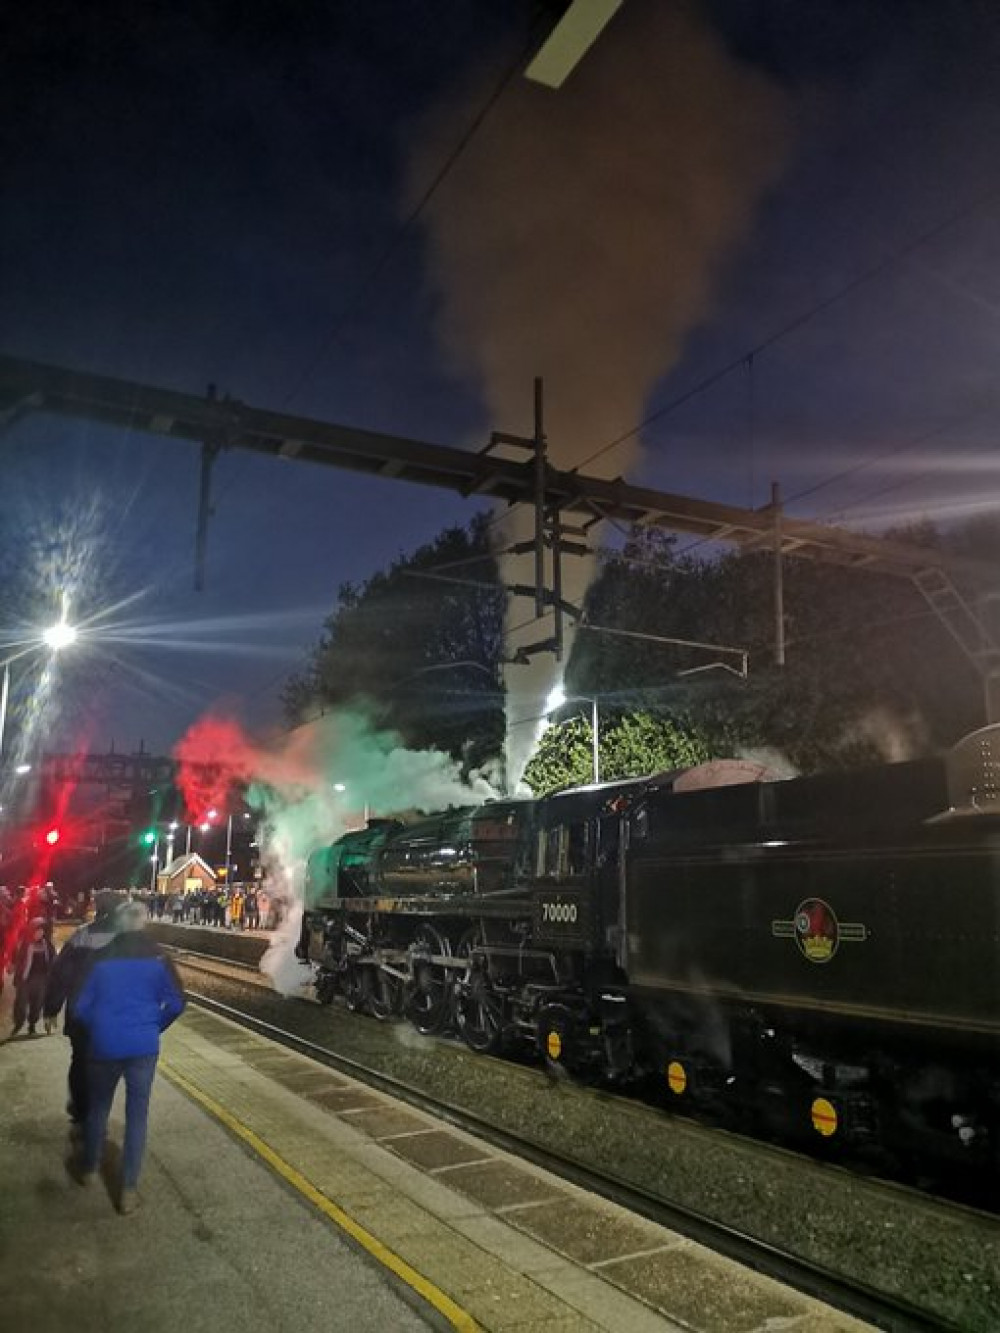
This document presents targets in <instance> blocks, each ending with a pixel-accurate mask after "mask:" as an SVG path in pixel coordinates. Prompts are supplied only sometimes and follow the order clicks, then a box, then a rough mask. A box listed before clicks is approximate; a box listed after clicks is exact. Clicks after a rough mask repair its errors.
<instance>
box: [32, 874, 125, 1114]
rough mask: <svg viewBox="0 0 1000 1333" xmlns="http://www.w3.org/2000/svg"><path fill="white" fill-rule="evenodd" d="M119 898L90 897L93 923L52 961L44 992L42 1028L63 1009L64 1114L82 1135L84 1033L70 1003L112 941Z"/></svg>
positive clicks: (104, 892)
mask: <svg viewBox="0 0 1000 1333" xmlns="http://www.w3.org/2000/svg"><path fill="white" fill-rule="evenodd" d="M121 901H122V900H121V895H120V894H117V893H115V892H114V891H113V890H112V889H101V890H100V892H98V893H97V894H95V895H94V919H93V921H91V922H90V923H89V925H85V926H81V927H80V928H79V930H76V931H74V932H73V934H72V935H71V936H70V937H69V939H68V940H67V941H66V943H65V944H64V945H63V947H62V949H61V950H60V951H59V957H58V958H57V959H56V961H55V965H54V967H53V968H52V972H51V974H50V976H49V980H48V985H47V986H46V988H45V1004H44V1010H43V1012H44V1014H45V1024H46V1027H48V1026H49V1024H50V1023H54V1022H55V1019H56V1017H57V1016H58V1014H59V1011H60V1009H62V1007H63V1006H64V1005H65V1006H66V1017H65V1020H64V1024H63V1030H64V1031H65V1033H66V1036H67V1037H68V1038H69V1044H70V1057H69V1101H68V1103H67V1106H66V1110H67V1111H68V1112H69V1118H70V1120H71V1121H72V1123H73V1125H74V1126H76V1127H77V1129H78V1130H79V1131H80V1132H81V1133H82V1131H83V1125H84V1121H85V1120H86V1118H87V1029H86V1028H85V1027H84V1026H83V1025H82V1024H81V1023H79V1022H77V1020H76V1019H75V1018H74V1016H73V1002H74V1000H75V999H76V997H77V995H78V994H79V992H80V988H81V987H82V985H83V982H84V979H85V977H86V974H87V971H88V969H89V968H90V964H91V963H92V962H93V960H94V957H95V955H96V951H97V950H98V949H103V948H104V947H105V945H108V944H110V943H111V941H112V940H113V939H114V937H115V928H114V916H115V911H116V909H117V908H118V906H119V904H120V903H121Z"/></svg>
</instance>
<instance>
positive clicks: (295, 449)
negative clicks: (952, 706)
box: [0, 356, 1000, 589]
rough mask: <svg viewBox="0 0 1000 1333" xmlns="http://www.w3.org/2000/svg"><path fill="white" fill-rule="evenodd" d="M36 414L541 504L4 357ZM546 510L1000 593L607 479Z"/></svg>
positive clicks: (393, 443)
mask: <svg viewBox="0 0 1000 1333" xmlns="http://www.w3.org/2000/svg"><path fill="white" fill-rule="evenodd" d="M30 411H40V412H55V413H60V414H63V415H69V416H76V417H82V418H86V419H89V420H92V421H105V422H108V423H110V424H112V425H116V426H122V427H125V428H127V429H128V430H131V431H140V432H145V433H148V434H152V435H161V436H166V437H168V438H170V439H176V440H184V441H190V442H195V443H198V444H202V445H208V446H209V447H210V448H214V449H249V450H252V451H254V452H256V453H260V454H269V455H272V456H273V457H275V458H290V459H297V460H300V461H302V462H310V463H320V464H325V465H327V466H329V467H337V468H345V469H347V470H349V471H353V472H361V473H365V474H367V475H369V476H375V477H386V478H395V479H397V480H400V481H409V482H415V483H418V484H420V485H425V486H436V487H443V488H445V489H447V490H451V491H456V492H458V493H459V494H461V495H467V496H471V495H482V496H485V497H488V498H490V499H495V500H502V501H505V502H506V503H508V504H520V503H524V504H534V503H535V501H536V468H535V462H534V461H533V460H531V459H528V460H526V461H521V460H520V459H509V458H502V457H498V456H496V454H495V453H486V452H484V453H472V452H471V451H468V450H465V449H455V448H451V447H448V446H445V445H439V444H429V443H427V442H425V441H422V440H412V439H407V438H406V437H404V436H398V435H384V434H380V433H377V432H374V431H366V430H359V429H356V428H354V427H349V426H339V425H332V424H330V423H328V422H323V421H314V420H311V419H309V418H306V417H297V416H291V415H289V414H286V413H281V412H271V411H267V410H266V409H264V408H258V407H250V406H248V405H247V404H245V403H242V402H239V401H236V400H234V399H229V398H216V397H211V396H210V397H207V398H200V397H197V396H195V395H192V394H184V393H177V392H175V391H173V390H171V389H161V388H156V387H154V386H152V385H148V384H138V383H134V382H132V381H129V380H122V379H116V378H112V377H110V376H107V375H93V374H87V373H82V372H77V371H73V370H67V369H64V368H62V367H59V366H50V365H45V364H43V363H41V362H37V361H26V360H22V359H20V358H17V357H11V356H0V423H2V422H3V421H4V420H7V421H10V420H13V419H15V418H16V417H17V416H19V415H21V414H23V413H25V412H30ZM545 501H546V504H547V505H548V506H550V507H551V508H552V509H554V510H558V511H559V512H561V513H564V514H570V515H577V516H581V515H582V516H584V518H585V520H593V519H613V520H615V521H616V522H618V523H623V524H631V523H639V524H645V525H649V526H651V527H657V528H664V529H667V530H669V531H672V532H683V533H689V534H692V535H695V536H699V537H704V538H706V539H707V540H709V541H716V542H726V543H729V544H733V545H736V546H739V547H741V548H743V549H750V550H752V549H754V548H758V547H759V548H761V549H764V550H774V549H775V544H776V540H778V541H780V549H781V552H782V554H784V555H787V556H793V557H798V558H803V559H810V560H822V561H826V562H829V563H833V564H838V565H845V566H849V567H856V568H863V569H866V570H873V571H880V572H884V573H890V574H895V575H899V576H902V577H909V578H912V577H914V576H915V575H918V574H920V573H922V572H924V571H927V570H945V571H947V572H948V573H949V574H950V575H951V576H953V577H955V578H958V579H960V580H962V581H963V582H972V583H973V584H975V585H976V586H977V587H985V588H988V589H992V588H994V587H997V586H1000V570H998V569H997V568H996V567H994V566H993V565H990V564H986V563H985V562H978V561H974V560H963V559H959V558H956V557H953V556H949V555H947V554H946V553H944V552H939V551H933V550H928V549H924V548H921V547H916V546H908V545H905V544H903V543H899V542H890V541H884V540H882V539H880V538H876V537H866V536H863V535H859V534H856V533H853V532H848V531H846V530H845V529H842V528H835V527H828V526H826V525H824V524H821V523H810V522H806V521H803V520H801V519H792V518H788V517H786V516H781V518H780V531H779V530H778V529H777V528H776V521H775V514H774V511H773V510H772V509H771V508H770V507H768V508H765V509H760V510H755V509H741V508H738V507H736V506H733V505H724V504H717V503H714V502H713V501H710V500H696V499H692V498H690V497H688V496H682V495H672V494H670V493H669V492H666V491H657V490H652V489H648V488H645V487H642V486H633V485H631V484H629V483H628V482H625V481H623V480H621V479H615V480H605V479H603V478H600V477H593V476H586V475H583V474H580V473H577V472H565V471H560V470H558V469H556V468H553V467H551V466H548V467H547V468H546V480H545Z"/></svg>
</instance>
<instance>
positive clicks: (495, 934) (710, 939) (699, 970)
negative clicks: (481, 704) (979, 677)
mask: <svg viewBox="0 0 1000 1333" xmlns="http://www.w3.org/2000/svg"><path fill="white" fill-rule="evenodd" d="M307 903H308V907H307V911H306V913H305V916H304V924H303V943H302V946H301V947H302V950H303V952H308V955H309V957H310V958H311V959H312V960H313V961H314V962H315V963H316V964H318V968H317V982H316V984H317V994H318V995H319V997H320V998H321V999H326V1000H329V999H331V998H332V997H333V995H334V994H336V993H337V992H338V991H339V992H342V993H343V994H344V995H345V996H346V997H347V999H348V1002H349V1003H350V1004H351V1005H352V1006H354V1007H357V1008H361V1009H366V1010H368V1011H369V1012H371V1013H373V1014H375V1015H376V1016H378V1017H387V1016H389V1015H390V1014H393V1013H401V1014H405V1015H406V1016H407V1017H408V1018H409V1019H410V1021H411V1022H413V1023H414V1024H415V1025H416V1026H417V1027H418V1028H419V1030H420V1031H422V1032H425V1033H430V1032H435V1031H441V1030H443V1029H446V1028H453V1029H456V1030H457V1031H458V1032H459V1033H460V1035H461V1036H462V1037H463V1039H464V1040H465V1041H466V1042H467V1043H468V1044H469V1046H470V1047H472V1048H473V1049H474V1050H477V1051H496V1050H500V1049H501V1048H502V1047H504V1046H509V1045H514V1044H520V1045H522V1046H524V1045H527V1046H529V1047H533V1048H534V1049H535V1050H536V1051H537V1052H538V1053H539V1055H540V1056H542V1057H544V1058H545V1059H546V1060H548V1061H550V1062H552V1063H553V1064H556V1065H563V1066H565V1067H567V1068H568V1069H569V1070H571V1071H574V1072H577V1073H581V1074H584V1075H587V1076H591V1077H603V1078H609V1079H616V1080H624V1079H633V1078H644V1079H652V1080H654V1081H656V1083H658V1084H659V1086H660V1087H661V1088H662V1095H663V1096H664V1098H666V1099H667V1100H668V1101H672V1102H676V1103H677V1105H678V1106H679V1107H684V1106H698V1105H701V1106H707V1107H711V1108H713V1109H715V1110H718V1111H721V1112H725V1113H727V1114H728V1115H729V1116H730V1118H731V1119H732V1121H733V1122H734V1123H736V1124H737V1125H744V1126H745V1127H747V1128H752V1127H754V1126H759V1125H760V1124H764V1125H765V1126H775V1125H777V1126H779V1127H780V1128H781V1129H782V1130H783V1131H787V1132H789V1133H791V1134H792V1135H793V1136H794V1135H795V1134H797V1133H798V1134H801V1135H805V1136H809V1137H812V1138H814V1139H815V1140H816V1141H817V1142H818V1143H823V1144H840V1143H844V1142H846V1143H851V1144H869V1143H870V1144H878V1145H886V1146H890V1147H891V1148H893V1149H894V1150H895V1151H897V1152H900V1153H903V1154H913V1155H914V1156H916V1157H922V1156H924V1155H931V1154H932V1155H934V1156H936V1157H940V1156H941V1155H956V1156H958V1157H960V1158H961V1159H962V1160H963V1161H968V1162H975V1163H976V1164H980V1163H982V1164H988V1165H989V1166H990V1167H991V1168H994V1169H995V1168H996V1167H997V1165H998V1162H1000V727H989V728H985V729H984V730H982V731H980V732H976V733H974V734H973V735H972V736H970V737H967V738H965V740H964V741H962V742H960V743H959V745H957V746H956V747H955V748H954V749H953V750H952V751H951V753H950V754H948V755H947V756H945V757H943V758H935V759H927V760H919V761H915V762H910V763H901V764H891V765H885V766H880V767H877V768H870V769H865V770H859V771H854V772H843V773H829V774H824V775H820V776H815V777H807V778H794V779H785V780H773V779H769V778H768V776H767V775H766V774H764V773H762V772H761V770H759V769H757V768H755V767H754V766H751V765H747V764H741V763H738V762H734V761H728V762H727V761H722V762H719V763H715V764H709V765H702V766H700V767H699V768H695V769H687V770H681V771H678V772H672V773H664V774H658V775H655V776H651V777H648V778H640V779H634V780H629V781H626V782H619V783H610V784H604V785H600V786H594V787H586V788H578V789H574V790H571V791H566V792H562V793H559V794H557V795H554V796H550V797H548V798H545V799H543V800H539V801H496V802H489V803H487V804H485V805H480V806H475V807H469V808H465V809H458V810H449V811H447V812H444V813H441V814H438V815H435V816H431V817H425V818H421V819H418V820H413V821H391V820H389V821H376V822H374V823H373V824H372V825H370V826H369V827H368V828H367V829H365V830H364V831H362V832H359V833H350V834H347V835H345V836H344V837H343V838H341V839H339V840H338V841H337V842H336V843H334V844H332V845H331V846H330V847H328V848H324V849H321V851H319V852H318V853H317V854H316V855H315V856H314V857H313V858H312V859H311V860H310V865H309V873H308V876H307Z"/></svg>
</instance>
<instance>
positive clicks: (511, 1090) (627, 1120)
mask: <svg viewBox="0 0 1000 1333" xmlns="http://www.w3.org/2000/svg"><path fill="white" fill-rule="evenodd" d="M193 933H194V932H187V931H185V932H184V943H185V944H187V945H188V946H189V947H190V948H195V949H199V950H202V949H205V947H206V946H205V942H204V941H198V942H196V941H195V940H194V939H193V938H191V936H192V935H193ZM206 933H207V932H206ZM164 934H166V932H164ZM175 938H176V937H175ZM178 963H179V965H180V966H181V968H182V973H183V974H184V976H185V981H186V983H187V984H188V985H189V986H190V988H191V989H192V990H194V991H198V992H201V993H202V994H204V995H206V996H209V997H211V998H213V999H216V1000H219V1001H220V1002H222V1003H225V1004H230V1005H233V1006H234V1007H237V1008H243V1009H245V1010H246V1011H247V1012H248V1013H251V1014H253V1015H254V1016H256V1017H258V1018H260V1019H263V1020H264V1021H266V1022H269V1023H273V1024H274V1025H275V1026H278V1027H283V1028H286V1029H288V1030H289V1031H292V1032H295V1033H296V1034H297V1035H299V1036H301V1037H303V1038H305V1039H307V1040H310V1041H313V1042H316V1043H317V1044H319V1045H323V1046H328V1047H329V1048H330V1049H331V1050H333V1051H335V1052H337V1053H338V1054H340V1055H343V1056H345V1057H347V1058H349V1059H352V1060H356V1061H358V1062H359V1063H361V1064H364V1065H368V1066H370V1067H371V1068H373V1069H375V1070H378V1071H379V1072H382V1073H384V1074H387V1075H389V1076H391V1077H393V1078H396V1079H398V1080H400V1081H401V1082H403V1083H406V1084H410V1085H412V1086H413V1087H415V1088H418V1089H425V1090H426V1091H427V1092H429V1093H432V1094H433V1095H434V1096H435V1097H437V1098H439V1099H441V1100H442V1101H444V1102H447V1103H450V1104H452V1105H454V1106H455V1107H457V1108H461V1109H464V1110H468V1111H470V1112H472V1113H474V1114H476V1115H478V1116H480V1117H481V1118H483V1119H484V1120H488V1121H489V1122H491V1123H493V1124H495V1125H496V1126H497V1127H498V1128H500V1129H502V1130H504V1131H506V1132H508V1133H511V1134H515V1135H518V1136H520V1137H522V1138H524V1139H526V1140H527V1141H529V1142H531V1143H534V1144H537V1145H539V1146H540V1147H542V1148H544V1149H547V1150H550V1151H552V1152H555V1153H558V1154H561V1155H563V1156H565V1157H568V1158H571V1159H574V1160H576V1161H579V1162H580V1163H581V1164H582V1165H583V1166H585V1167H588V1168H592V1169H596V1170H603V1171H607V1172H610V1173H611V1174H613V1175H615V1176H617V1177H618V1178H619V1179H621V1180H622V1181H624V1182H626V1183H628V1184H631V1185H634V1186H636V1187H637V1188H639V1189H642V1190H645V1191H647V1192H648V1193H651V1194H654V1195H656V1196H658V1197H661V1198H663V1199H664V1200H666V1201H668V1202H669V1203H671V1204H673V1205H676V1206H679V1207H681V1208H685V1209H689V1210H690V1211H692V1212H695V1213H699V1214H704V1215H705V1216H707V1217H709V1218H712V1219H713V1220H715V1221H717V1222H719V1223H721V1224H723V1225H724V1226H728V1227H731V1228H733V1229H734V1230H737V1231H741V1232H747V1233H749V1234H751V1235H753V1236H755V1237H757V1238H759V1239H760V1240H761V1241H763V1242H765V1243H767V1244H770V1245H772V1246H774V1247H775V1248H776V1249H777V1250H780V1251H782V1252H787V1253H790V1254H793V1255H797V1256H799V1257H801V1258H802V1259H804V1260H806V1261H808V1262H811V1263H814V1264H816V1265H817V1266H819V1267H821V1268H828V1269H832V1270H834V1271H835V1272H837V1273H839V1274H841V1275H842V1276H843V1277H844V1278H845V1279H846V1280H848V1281H850V1282H853V1283H859V1284H861V1285H863V1286H866V1287H869V1288H871V1289H873V1290H875V1291H878V1292H884V1293H886V1294H887V1295H889V1296H893V1297H897V1298H900V1299H902V1300H904V1301H905V1302H907V1303H908V1304H909V1305H911V1306H916V1307H917V1308H919V1309H921V1310H924V1311H926V1312H927V1313H928V1314H929V1315H930V1316H931V1317H932V1318H933V1319H935V1320H937V1321H939V1322H940V1325H941V1327H944V1328H954V1329H961V1330H970V1331H972V1330H983V1333H985V1331H986V1330H991V1331H992V1330H996V1329H997V1328H1000V1222H998V1221H997V1220H996V1219H994V1218H991V1217H988V1216H985V1215H983V1214H980V1213H977V1212H975V1211H972V1210H969V1209H963V1208H959V1207H954V1206H952V1205H947V1204H942V1203H939V1202H937V1201H935V1200H932V1199H927V1198H924V1197H923V1196H921V1195H918V1194H915V1193H913V1192H912V1191H910V1190H906V1189H903V1188H901V1187H896V1186H892V1185H885V1184H883V1183H880V1182H874V1181H869V1180H866V1179H864V1178H862V1177H859V1176H856V1175H853V1174H850V1173H848V1172H846V1171H842V1170H840V1169H839V1168H837V1167H834V1166H828V1165H824V1164H820V1163H816V1162H812V1161H810V1160H808V1159H805V1158H801V1157H799V1156H797V1155H795V1154H793V1153H789V1152H785V1151H783V1150H781V1149H776V1148H772V1147H769V1146H767V1145H761V1144H759V1143H756V1142H754V1141H752V1140H747V1139H743V1138H741V1137H739V1136H735V1135H731V1134H727V1133H725V1132H723V1131H719V1130H716V1129H708V1128H705V1127H703V1126H699V1125H695V1124H692V1123H690V1122H688V1121H685V1120H682V1119H679V1118H677V1117H675V1116H668V1115H666V1114H664V1113H661V1112H659V1111H657V1110H656V1109H655V1108H651V1107H648V1106H644V1105H641V1104H637V1103H632V1102H629V1101H626V1100H623V1099H621V1098H618V1097H614V1096H609V1095H607V1094H604V1093H601V1092H597V1091H594V1090H592V1089H586V1088H581V1087H579V1086H577V1085H575V1084H572V1083H569V1082H567V1081H564V1080H561V1079H560V1080H556V1081H553V1080H551V1079H550V1078H548V1077H547V1076H546V1074H545V1073H544V1072H542V1071H541V1070H538V1069H535V1068H527V1067H524V1066H521V1065H518V1064H517V1063H514V1062H510V1061H501V1060H496V1059H489V1058H485V1057H480V1056H475V1055H473V1054H472V1053H471V1052H469V1051H467V1050H466V1049H465V1048H464V1047H463V1046H462V1045H461V1044H460V1043H457V1042H449V1041H444V1040H436V1041H435V1040H428V1039H427V1038H424V1037H421V1036H420V1035H419V1034H418V1033H416V1032H415V1031H414V1030H413V1029H412V1028H410V1027H409V1025H408V1024H405V1023H385V1024H382V1023H378V1022H376V1021H375V1020H374V1019H371V1018H365V1017H362V1016H359V1015H356V1014H351V1013H349V1012H348V1011H347V1010H346V1009H344V1008H343V1007H341V1006H340V1005H339V1004H334V1005H332V1006H329V1007H320V1006H318V1005H316V1004H315V1002H314V1001H311V1000H308V999H301V1000H299V999H283V998H282V997H280V996H278V995H274V994H272V993H268V992H267V991H264V990H262V989H261V987H260V985H259V983H256V984H254V983H253V982H252V981H248V980H242V979H240V978H239V976H238V975H236V969H234V968H232V967H225V966H224V969H223V971H220V972H219V973H216V974H213V973H212V971H211V967H212V965H211V964H210V963H207V962H206V961H205V960H192V966H191V968H190V970H188V969H186V968H184V966H183V960H182V959H178Z"/></svg>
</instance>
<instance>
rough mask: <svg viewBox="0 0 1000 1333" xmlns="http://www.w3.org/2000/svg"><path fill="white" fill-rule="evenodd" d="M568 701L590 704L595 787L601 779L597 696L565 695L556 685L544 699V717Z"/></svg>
mask: <svg viewBox="0 0 1000 1333" xmlns="http://www.w3.org/2000/svg"><path fill="white" fill-rule="evenodd" d="M570 703H582V704H590V730H591V747H592V748H591V754H592V756H593V767H594V786H595V787H596V786H597V784H598V783H599V782H600V780H601V753H600V746H599V743H598V730H597V727H598V714H597V697H596V695H592V694H572V695H567V694H566V691H565V690H564V689H563V687H562V686H561V685H557V686H556V687H555V689H553V690H552V691H551V692H550V694H549V697H548V699H547V700H546V701H545V715H546V717H548V715H549V714H550V713H554V712H555V710H556V709H557V708H561V707H562V706H563V704H570Z"/></svg>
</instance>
